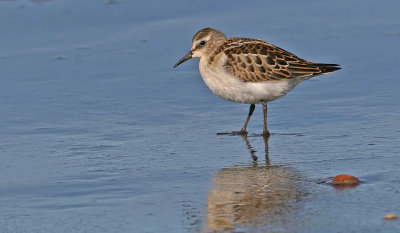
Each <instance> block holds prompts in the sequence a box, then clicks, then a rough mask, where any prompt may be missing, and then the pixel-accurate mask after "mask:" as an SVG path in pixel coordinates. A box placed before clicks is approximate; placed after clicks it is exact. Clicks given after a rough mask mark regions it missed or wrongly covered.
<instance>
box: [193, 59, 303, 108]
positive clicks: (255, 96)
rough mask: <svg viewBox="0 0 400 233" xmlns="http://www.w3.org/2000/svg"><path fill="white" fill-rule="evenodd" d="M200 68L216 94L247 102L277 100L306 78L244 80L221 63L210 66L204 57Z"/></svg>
mask: <svg viewBox="0 0 400 233" xmlns="http://www.w3.org/2000/svg"><path fill="white" fill-rule="evenodd" d="M199 69H200V74H201V77H202V78H203V80H204V82H205V83H206V85H207V86H208V87H209V88H210V89H211V91H212V92H214V93H215V94H216V95H218V96H220V97H222V98H224V99H227V100H230V101H234V102H239V103H247V104H258V103H262V102H270V101H273V100H276V99H278V98H280V97H282V96H284V95H286V93H288V92H289V91H290V90H291V89H292V88H294V87H295V86H296V85H297V84H299V83H300V82H301V81H303V80H304V78H301V79H300V78H292V79H287V80H283V81H265V82H243V81H240V80H239V79H237V78H236V77H234V76H233V75H232V74H229V73H228V72H226V71H225V69H224V67H222V66H221V65H215V66H210V65H209V64H208V61H207V60H206V59H205V58H203V57H202V58H201V59H200V63H199Z"/></svg>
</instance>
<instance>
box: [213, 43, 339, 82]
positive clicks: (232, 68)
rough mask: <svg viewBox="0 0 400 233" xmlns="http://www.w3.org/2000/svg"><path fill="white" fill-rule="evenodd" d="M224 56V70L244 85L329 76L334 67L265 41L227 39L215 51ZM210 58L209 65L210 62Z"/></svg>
mask: <svg viewBox="0 0 400 233" xmlns="http://www.w3.org/2000/svg"><path fill="white" fill-rule="evenodd" d="M222 51H223V52H224V53H225V55H226V56H227V61H226V64H225V66H226V69H227V71H228V72H231V73H232V74H233V75H235V76H236V77H237V78H238V79H240V80H241V81H244V82H261V81H279V80H284V79H290V78H296V77H308V76H314V75H319V74H323V73H330V72H333V71H335V70H338V69H340V67H338V65H337V64H322V63H314V62H309V61H306V60H304V59H301V58H299V57H297V56H296V55H294V54H292V53H290V52H287V51H285V50H283V49H281V48H278V47H276V46H274V45H272V44H269V43H267V42H265V41H261V40H257V39H248V38H229V39H227V40H226V41H225V43H224V44H223V45H222V46H221V47H220V48H219V50H217V51H216V53H215V55H216V54H217V53H220V52H222ZM213 58H214V57H213V56H211V59H210V62H212V61H213Z"/></svg>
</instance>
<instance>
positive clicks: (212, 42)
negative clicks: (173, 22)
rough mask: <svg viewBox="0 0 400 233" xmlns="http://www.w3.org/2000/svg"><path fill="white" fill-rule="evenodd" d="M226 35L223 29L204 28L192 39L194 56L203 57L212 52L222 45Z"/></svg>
mask: <svg viewBox="0 0 400 233" xmlns="http://www.w3.org/2000/svg"><path fill="white" fill-rule="evenodd" d="M225 40H226V36H225V34H224V33H222V32H221V31H218V30H216V29H213V28H203V29H201V30H200V31H198V32H197V33H196V34H195V35H194V36H193V39H192V49H191V52H192V54H193V55H192V56H193V57H201V56H203V55H206V54H210V53H211V52H212V51H213V50H214V49H215V48H216V47H218V46H220V45H222V44H223V43H224V41H225Z"/></svg>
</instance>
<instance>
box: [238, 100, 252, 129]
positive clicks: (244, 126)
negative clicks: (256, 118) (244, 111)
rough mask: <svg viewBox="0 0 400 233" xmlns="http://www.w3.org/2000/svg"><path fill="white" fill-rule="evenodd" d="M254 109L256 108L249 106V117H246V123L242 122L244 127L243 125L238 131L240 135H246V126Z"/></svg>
mask: <svg viewBox="0 0 400 233" xmlns="http://www.w3.org/2000/svg"><path fill="white" fill-rule="evenodd" d="M255 108H256V105H255V104H251V105H250V109H249V115H248V116H247V118H246V121H245V122H244V125H243V127H242V129H241V130H240V132H241V133H242V134H247V131H246V128H247V124H248V123H249V121H250V118H251V115H252V114H253V112H254V109H255Z"/></svg>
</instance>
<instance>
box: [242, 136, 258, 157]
mask: <svg viewBox="0 0 400 233" xmlns="http://www.w3.org/2000/svg"><path fill="white" fill-rule="evenodd" d="M242 138H243V140H244V142H245V143H246V146H247V149H249V151H250V155H251V158H252V159H253V162H257V160H258V157H257V155H256V150H254V149H253V147H252V146H251V145H250V141H249V139H248V138H247V134H243V135H242Z"/></svg>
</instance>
